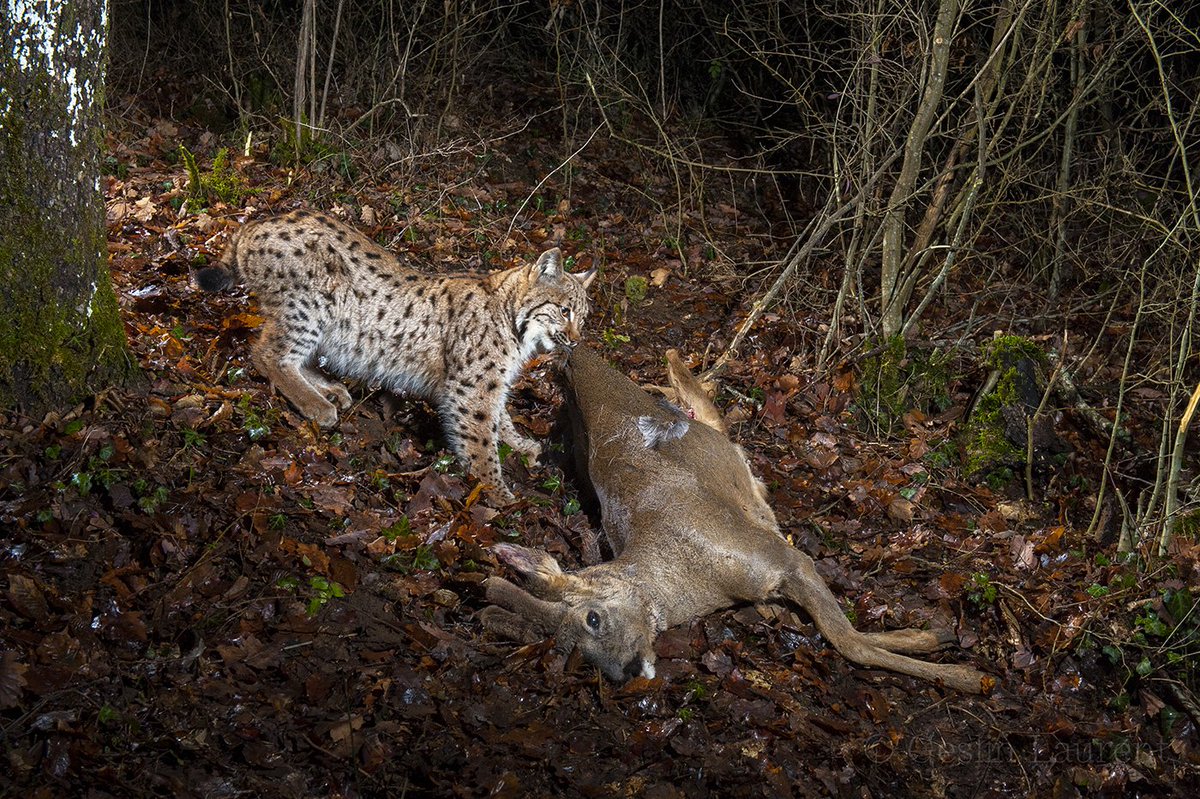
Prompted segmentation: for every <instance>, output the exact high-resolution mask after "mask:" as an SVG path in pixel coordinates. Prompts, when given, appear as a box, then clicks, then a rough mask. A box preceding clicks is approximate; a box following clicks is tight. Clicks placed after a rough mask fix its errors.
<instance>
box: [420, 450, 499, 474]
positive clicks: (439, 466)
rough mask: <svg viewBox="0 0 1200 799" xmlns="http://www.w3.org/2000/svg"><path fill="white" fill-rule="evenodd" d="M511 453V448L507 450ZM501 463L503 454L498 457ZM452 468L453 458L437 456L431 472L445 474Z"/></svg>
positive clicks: (448, 455) (450, 456)
mask: <svg viewBox="0 0 1200 799" xmlns="http://www.w3.org/2000/svg"><path fill="white" fill-rule="evenodd" d="M509 451H510V452H511V451H512V448H511V447H510V448H509ZM500 461H501V463H503V462H504V454H501V456H500ZM453 468H454V456H453V455H450V454H445V455H439V456H438V458H437V460H435V461H434V462H433V470H434V471H435V472H438V473H439V474H446V473H447V472H449V471H450V470H451V469H453Z"/></svg>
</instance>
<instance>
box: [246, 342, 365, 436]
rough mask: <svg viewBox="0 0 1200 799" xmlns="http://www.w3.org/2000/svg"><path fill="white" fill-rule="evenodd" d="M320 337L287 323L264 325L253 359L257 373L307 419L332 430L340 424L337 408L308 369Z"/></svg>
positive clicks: (252, 353) (253, 351)
mask: <svg viewBox="0 0 1200 799" xmlns="http://www.w3.org/2000/svg"><path fill="white" fill-rule="evenodd" d="M318 336H319V334H318V333H317V332H316V331H315V330H308V329H304V328H299V329H297V328H296V327H294V326H291V325H289V324H288V323H287V321H286V320H272V321H269V322H267V323H266V324H265V325H264V326H263V331H262V334H261V335H260V336H259V339H258V341H257V342H256V343H255V345H254V347H253V348H252V350H251V357H252V358H253V360H254V365H255V366H256V367H258V370H259V371H260V372H262V373H263V374H264V375H266V377H267V379H268V380H270V381H271V384H272V385H273V386H275V388H276V389H278V390H279V393H280V394H283V396H285V397H287V398H288V400H289V401H290V402H291V403H292V404H293V405H295V406H296V407H297V408H298V409H299V410H300V412H301V413H302V414H304V416H305V417H306V418H309V419H313V420H315V421H316V422H317V424H319V425H321V426H322V427H332V426H333V425H334V424H336V423H337V415H338V414H337V408H335V407H334V405H333V403H331V402H330V401H329V400H327V399H325V397H324V395H323V392H322V391H321V390H320V389H319V388H318V387H317V386H314V385H313V383H312V380H311V375H312V370H311V369H310V368H309V367H308V366H307V363H308V360H309V359H310V358H311V357H312V355H313V353H314V352H315V351H316V348H317V344H318V342H319V340H320V339H319V338H318ZM347 396H348V394H347Z"/></svg>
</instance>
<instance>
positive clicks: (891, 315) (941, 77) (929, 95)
mask: <svg viewBox="0 0 1200 799" xmlns="http://www.w3.org/2000/svg"><path fill="white" fill-rule="evenodd" d="M958 7H959V4H958V0H940V2H939V3H938V15H937V21H936V22H935V23H934V26H933V35H932V37H931V43H930V44H931V49H930V54H929V71H928V74H927V75H926V76H925V86H924V93H923V94H922V96H921V102H920V104H919V105H918V106H917V110H916V115H915V116H914V117H913V121H912V125H910V126H909V130H908V137H907V139H906V140H905V142H904V161H903V163H902V164H901V165H900V172H899V174H898V175H897V176H896V185H895V186H894V187H893V188H892V195H891V198H890V199H889V200H888V207H887V213H886V214H885V215H884V218H883V245H882V252H881V254H880V255H881V261H882V263H881V275H880V294H879V301H880V306H881V308H882V316H881V319H880V323H881V326H882V328H883V336H884V338H891V337H892V336H895V335H897V334H899V333H900V331H901V329H902V328H903V326H904V306H905V304H906V303H907V302H908V299H909V295H910V294H911V292H912V289H911V286H909V287H907V288H906V286H905V281H904V279H903V275H901V273H900V272H901V269H900V266H901V256H902V255H903V247H904V217H905V211H907V210H908V208H909V207H910V205H911V203H912V194H913V188H914V187H915V186H916V183H917V176H918V175H919V174H920V172H921V160H922V158H923V157H924V153H925V142H926V138H927V137H928V135H929V127H930V125H932V124H933V119H934V116H935V115H936V113H937V109H938V105H939V104H940V103H941V102H942V92H943V90H944V89H945V84H946V70H947V68H948V66H949V63H950V41H951V39H952V38H953V35H954V23H955V21H956V20H957V19H958Z"/></svg>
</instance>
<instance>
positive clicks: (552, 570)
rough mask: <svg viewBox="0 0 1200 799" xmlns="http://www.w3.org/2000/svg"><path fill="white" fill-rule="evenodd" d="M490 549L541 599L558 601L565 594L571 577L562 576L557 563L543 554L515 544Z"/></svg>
mask: <svg viewBox="0 0 1200 799" xmlns="http://www.w3.org/2000/svg"><path fill="white" fill-rule="evenodd" d="M491 549H492V552H495V553H496V557H498V558H500V560H502V561H504V562H505V563H507V564H508V565H509V566H511V567H512V568H513V569H515V570H516V572H517V573H518V574H520V575H521V577H523V578H524V579H525V581H526V582H527V583H528V584H529V588H530V589H531V590H532V591H533V593H535V594H537V595H538V596H540V597H542V598H543V599H549V600H551V601H558V600H560V599H562V597H563V594H565V593H566V591H567V586H568V585H569V584H570V581H571V579H572V578H571V576H570V575H568V574H564V573H563V570H562V567H560V566H559V565H558V561H556V560H555V559H554V558H553V557H551V556H550V555H547V554H546V553H545V552H542V551H541V550H537V549H530V548H528V547H522V546H517V545H516V544H495V545H494V546H492V548H491Z"/></svg>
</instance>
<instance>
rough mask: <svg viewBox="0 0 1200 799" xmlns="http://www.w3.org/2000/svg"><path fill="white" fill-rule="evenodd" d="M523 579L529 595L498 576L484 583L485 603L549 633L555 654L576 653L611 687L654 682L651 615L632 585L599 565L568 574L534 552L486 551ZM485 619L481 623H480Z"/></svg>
mask: <svg viewBox="0 0 1200 799" xmlns="http://www.w3.org/2000/svg"><path fill="white" fill-rule="evenodd" d="M492 551H494V552H495V553H496V554H497V555H499V556H500V558H501V559H502V560H503V561H505V562H506V563H508V564H509V565H510V566H512V567H513V568H514V569H515V570H516V571H517V572H519V573H520V574H521V575H522V577H523V578H524V579H525V582H526V584H527V585H528V586H529V588H530V590H531V591H532V592H533V594H532V595H531V594H529V593H527V592H525V591H524V590H522V589H520V588H518V587H517V586H515V585H513V584H512V583H510V582H508V581H507V580H504V579H503V578H500V577H491V578H489V579H488V591H487V596H488V599H489V600H490V601H492V602H495V603H497V605H502V606H505V607H507V608H508V609H509V611H504V610H501V609H500V608H491V609H489V610H497V611H499V612H500V613H508V612H510V614H515V615H517V616H520V617H521V618H522V620H523V621H524V622H525V623H526V625H527V626H529V627H530V628H532V629H533V630H536V631H540V632H541V633H542V634H544V635H549V634H552V635H554V637H555V639H556V644H557V646H558V648H559V649H561V650H563V651H566V652H570V651H571V650H572V649H575V648H578V649H579V651H580V654H582V655H583V657H584V659H585V660H586V661H587V662H589V663H591V664H592V665H594V666H596V667H598V668H599V669H600V671H602V672H603V673H604V676H606V677H608V678H609V679H610V680H613V681H614V682H624V681H625V680H627V679H630V678H632V677H638V676H641V677H646V678H648V679H653V678H654V638H655V637H656V635H657V634H658V629H657V627H658V625H657V623H656V619H655V616H654V611H653V610H652V609H651V607H650V605H649V603H648V602H647V601H646V599H645V598H644V597H643V596H642V594H641V592H640V591H639V589H638V587H637V585H636V584H635V582H634V581H633V580H630V579H627V578H625V577H624V576H623V575H621V574H620V573H619V571H618V569H617V568H614V567H612V566H611V565H610V564H602V565H600V566H593V567H591V568H588V569H584V570H582V571H580V572H577V573H574V574H569V573H566V572H564V571H563V570H562V569H561V568H560V567H559V565H558V562H557V561H556V560H555V559H554V558H553V557H551V556H550V555H548V554H546V553H545V552H540V551H538V550H535V549H527V548H526V547H521V546H516V545H513V544H497V545H495V546H494V547H492ZM486 620H487V619H486V617H485V621H486Z"/></svg>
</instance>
